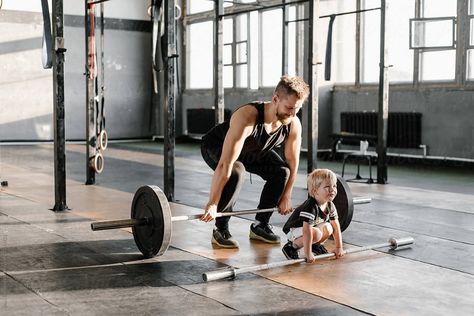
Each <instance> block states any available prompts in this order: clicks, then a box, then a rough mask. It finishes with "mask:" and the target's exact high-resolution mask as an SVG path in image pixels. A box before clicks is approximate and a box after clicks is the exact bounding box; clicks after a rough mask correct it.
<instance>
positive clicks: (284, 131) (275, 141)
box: [202, 102, 291, 157]
mask: <svg viewBox="0 0 474 316" xmlns="http://www.w3.org/2000/svg"><path fill="white" fill-rule="evenodd" d="M249 104H250V105H253V106H254V107H255V108H256V109H257V111H258V115H257V120H256V123H255V127H254V129H253V131H252V133H251V134H250V135H249V136H248V137H247V138H246V139H245V143H244V146H243V148H242V152H241V157H245V156H246V155H248V154H251V155H255V154H257V155H259V156H260V155H265V154H266V153H267V152H268V151H270V150H272V149H273V148H275V147H276V146H278V145H280V144H281V143H283V142H284V141H285V139H286V138H287V137H288V135H289V134H290V128H291V123H290V124H288V125H281V126H280V127H279V128H278V129H277V130H276V131H275V132H273V133H271V134H268V133H267V131H266V130H265V127H264V118H265V106H264V102H251V103H249ZM229 121H230V120H229ZM229 121H225V122H223V123H221V124H219V125H216V126H215V127H213V128H212V129H211V130H209V132H207V133H206V135H204V136H203V137H202V141H203V146H205V147H207V148H209V149H210V148H215V149H216V150H217V149H219V150H220V151H222V146H223V144H224V138H225V136H226V134H227V131H228V130H229ZM219 156H220V153H219Z"/></svg>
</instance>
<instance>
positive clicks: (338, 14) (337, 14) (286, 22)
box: [285, 7, 381, 24]
mask: <svg viewBox="0 0 474 316" xmlns="http://www.w3.org/2000/svg"><path fill="white" fill-rule="evenodd" d="M380 9H381V8H380V7H378V8H370V9H364V10H357V11H349V12H342V13H335V14H328V15H320V16H319V18H320V19H324V18H330V17H332V16H340V15H348V14H354V13H362V12H367V11H374V10H380ZM308 20H309V19H307V18H306V19H297V20H291V21H285V24H289V23H295V22H304V21H308Z"/></svg>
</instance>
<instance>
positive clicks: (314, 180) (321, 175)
mask: <svg viewBox="0 0 474 316" xmlns="http://www.w3.org/2000/svg"><path fill="white" fill-rule="evenodd" d="M325 180H329V182H331V184H335V183H337V176H336V174H335V173H334V172H332V171H331V170H329V169H314V170H313V171H312V172H311V173H310V174H309V175H308V192H312V191H313V190H314V189H317V188H319V186H320V185H321V183H322V182H323V181H325Z"/></svg>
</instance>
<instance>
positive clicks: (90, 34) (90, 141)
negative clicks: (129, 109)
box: [84, 0, 97, 185]
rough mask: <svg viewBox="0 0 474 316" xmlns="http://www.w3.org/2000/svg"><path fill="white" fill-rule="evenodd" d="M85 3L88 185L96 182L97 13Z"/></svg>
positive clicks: (85, 0)
mask: <svg viewBox="0 0 474 316" xmlns="http://www.w3.org/2000/svg"><path fill="white" fill-rule="evenodd" d="M84 3H85V20H84V23H85V45H84V46H85V53H86V56H85V58H86V65H85V67H86V69H85V70H86V71H85V74H86V185H90V184H94V183H95V169H94V166H93V159H94V156H95V154H96V141H97V139H96V121H95V114H96V113H95V100H94V96H95V93H94V91H95V79H94V76H95V73H94V72H95V69H96V65H94V62H95V56H94V55H95V49H94V48H95V42H94V41H95V37H94V31H95V30H94V28H95V14H94V11H93V7H92V6H94V4H89V0H84Z"/></svg>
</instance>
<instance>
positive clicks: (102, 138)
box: [99, 129, 109, 151]
mask: <svg viewBox="0 0 474 316" xmlns="http://www.w3.org/2000/svg"><path fill="white" fill-rule="evenodd" d="M108 143H109V137H108V136H107V132H106V131H105V129H103V130H101V131H100V133H99V149H100V150H102V151H103V150H105V149H106V148H107V144H108Z"/></svg>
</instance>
